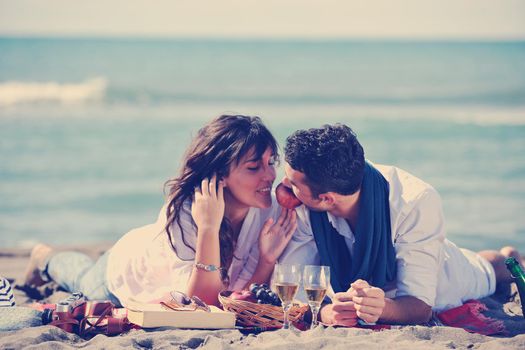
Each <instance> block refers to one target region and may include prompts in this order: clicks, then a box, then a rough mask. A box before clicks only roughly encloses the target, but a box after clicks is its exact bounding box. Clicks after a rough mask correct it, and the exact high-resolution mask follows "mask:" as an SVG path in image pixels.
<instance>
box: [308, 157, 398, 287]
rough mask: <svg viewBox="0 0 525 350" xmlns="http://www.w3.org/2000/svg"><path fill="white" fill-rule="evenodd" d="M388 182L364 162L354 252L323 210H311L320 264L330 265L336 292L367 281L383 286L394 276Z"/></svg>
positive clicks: (394, 264) (394, 254)
mask: <svg viewBox="0 0 525 350" xmlns="http://www.w3.org/2000/svg"><path fill="white" fill-rule="evenodd" d="M388 193H389V189H388V182H387V181H386V180H385V178H384V177H383V175H381V173H380V172H379V171H377V169H375V168H374V167H373V166H371V165H370V164H368V163H366V164H365V171H364V177H363V182H362V184H361V193H360V197H359V202H358V205H359V218H358V220H357V226H356V228H355V230H354V232H353V233H354V237H355V242H354V245H353V255H352V254H350V252H349V251H348V248H347V246H346V243H345V239H344V237H343V236H341V235H340V234H339V233H338V232H337V230H336V229H335V228H334V227H333V226H332V224H331V223H330V221H329V220H328V215H327V213H326V212H315V211H312V210H310V223H311V224H312V231H313V233H314V238H315V243H316V244H317V249H318V250H319V255H320V257H321V264H322V265H327V266H330V270H331V273H330V275H331V276H330V281H331V284H332V287H333V289H334V291H335V292H336V293H338V292H344V291H347V290H348V288H349V287H350V283H352V282H353V281H355V280H357V279H363V280H366V281H367V282H368V283H370V285H372V286H374V287H379V288H383V287H384V286H385V284H386V283H387V282H390V281H392V280H394V279H395V278H396V252H395V250H394V246H393V244H392V233H391V228H390V205H389V203H388Z"/></svg>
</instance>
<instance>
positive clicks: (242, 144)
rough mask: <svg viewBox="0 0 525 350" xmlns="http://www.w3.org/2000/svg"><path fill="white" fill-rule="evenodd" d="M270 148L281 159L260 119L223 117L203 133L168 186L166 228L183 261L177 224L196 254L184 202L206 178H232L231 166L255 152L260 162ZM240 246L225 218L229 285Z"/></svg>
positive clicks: (224, 247)
mask: <svg viewBox="0 0 525 350" xmlns="http://www.w3.org/2000/svg"><path fill="white" fill-rule="evenodd" d="M268 148H270V149H271V150H272V152H273V154H274V155H275V157H277V155H278V148H277V142H276V141H275V138H274V137H273V135H272V134H271V133H270V131H269V130H268V129H267V128H266V127H265V126H264V124H263V123H262V121H261V119H260V118H259V117H248V116H243V115H222V116H220V117H218V118H216V119H214V120H213V121H211V122H210V123H208V124H207V125H205V126H204V127H203V128H202V129H200V130H199V132H198V133H197V136H195V137H194V138H193V141H192V142H191V144H190V146H189V147H188V149H187V151H186V154H185V156H184V159H183V162H182V164H183V165H182V169H181V172H180V175H179V176H178V177H176V178H174V179H171V180H169V181H167V182H166V185H165V186H166V188H167V189H168V191H169V192H168V205H167V210H166V217H167V223H166V227H165V229H166V233H167V235H168V239H169V241H170V244H171V247H172V248H173V250H174V251H175V254H177V256H179V258H181V259H182V257H181V256H180V255H179V254H178V253H177V249H176V248H175V245H174V243H173V240H174V237H173V235H172V225H173V224H175V222H176V223H177V225H178V226H179V228H180V230H181V236H182V242H183V243H184V245H186V246H187V247H188V248H190V249H191V250H193V251H194V252H195V248H194V247H191V246H190V245H189V244H188V243H187V241H186V239H185V235H184V230H183V227H182V225H181V221H180V215H181V212H182V211H183V210H185V209H184V207H183V205H184V202H185V201H186V200H188V199H190V200H192V199H193V195H194V192H195V188H196V187H198V186H200V184H201V181H202V180H203V179H204V178H211V177H212V176H213V175H214V174H217V176H218V177H225V176H228V174H229V171H230V169H231V166H232V165H233V166H236V165H238V164H239V161H240V160H241V158H242V157H243V156H245V155H246V154H247V153H248V152H251V151H253V152H254V155H255V157H256V158H257V159H260V158H261V157H262V155H263V153H264V152H265V151H266V150H267V149H268ZM186 210H187V209H186ZM188 214H189V215H191V213H188ZM194 224H195V223H194ZM236 243H237V237H236V235H235V234H234V232H233V229H232V227H231V224H230V223H229V222H228V219H226V217H224V218H223V220H222V222H221V227H220V230H219V244H220V254H221V267H222V268H223V269H222V270H221V273H222V275H221V277H222V280H223V281H224V282H225V283H228V275H227V271H228V269H229V267H230V265H231V263H232V260H233V257H234V251H235V246H236Z"/></svg>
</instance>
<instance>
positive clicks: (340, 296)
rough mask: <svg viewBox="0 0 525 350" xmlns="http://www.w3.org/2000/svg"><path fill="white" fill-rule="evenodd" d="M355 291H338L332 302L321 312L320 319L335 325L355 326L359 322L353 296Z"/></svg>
mask: <svg viewBox="0 0 525 350" xmlns="http://www.w3.org/2000/svg"><path fill="white" fill-rule="evenodd" d="M354 295H355V291H348V292H342V293H336V294H335V295H334V297H333V298H332V304H327V305H325V306H323V307H322V308H321V311H320V312H319V318H320V321H321V322H323V323H326V324H329V325H333V326H336V325H337V326H345V327H353V326H355V325H356V324H357V314H356V309H355V307H354V302H353V301H352V298H353V297H354Z"/></svg>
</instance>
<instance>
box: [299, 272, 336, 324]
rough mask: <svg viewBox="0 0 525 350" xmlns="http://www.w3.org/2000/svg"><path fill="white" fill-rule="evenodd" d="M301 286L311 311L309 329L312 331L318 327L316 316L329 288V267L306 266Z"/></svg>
mask: <svg viewBox="0 0 525 350" xmlns="http://www.w3.org/2000/svg"><path fill="white" fill-rule="evenodd" d="M303 284H304V291H305V292H306V298H307V299H308V305H310V309H311V310H312V325H311V328H312V329H313V328H315V327H317V325H318V322H317V315H318V314H319V309H320V308H321V303H322V302H323V300H324V297H325V295H326V290H327V289H328V287H329V286H330V267H328V266H315V265H306V266H305V267H304V271H303Z"/></svg>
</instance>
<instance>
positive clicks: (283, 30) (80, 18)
mask: <svg viewBox="0 0 525 350" xmlns="http://www.w3.org/2000/svg"><path fill="white" fill-rule="evenodd" d="M0 35H3V36H131V37H133V36H140V37H150V36H151V37H190V38H191V37H207V38H304V39H324V38H402V39H489V40H494V39H496V40H497V39H525V0H362V1H356V0H316V1H314V0H188V1H186V0H184V1H182V0H158V1H153V0H149V1H146V0H136V1H134V0H128V1H126V0H89V1H73V0H45V1H44V0H0Z"/></svg>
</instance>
